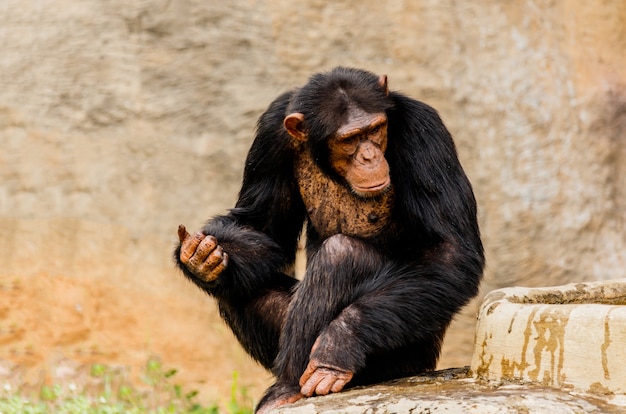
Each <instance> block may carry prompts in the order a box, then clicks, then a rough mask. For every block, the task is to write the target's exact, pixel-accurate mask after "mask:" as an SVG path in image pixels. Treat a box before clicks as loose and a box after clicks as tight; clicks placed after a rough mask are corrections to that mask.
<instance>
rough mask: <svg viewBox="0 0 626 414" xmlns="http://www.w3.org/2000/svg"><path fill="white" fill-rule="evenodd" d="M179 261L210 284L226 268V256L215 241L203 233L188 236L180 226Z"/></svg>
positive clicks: (183, 227)
mask: <svg viewBox="0 0 626 414" xmlns="http://www.w3.org/2000/svg"><path fill="white" fill-rule="evenodd" d="M178 238H179V239H180V261H181V262H182V263H183V264H184V265H185V267H187V270H189V271H190V272H191V273H193V274H194V275H195V276H196V277H197V278H199V279H201V280H203V281H205V282H212V281H214V280H215V279H217V278H218V276H219V275H220V273H222V271H224V269H226V266H228V254H226V253H225V252H224V250H223V249H222V247H221V246H220V245H219V244H217V239H216V238H215V237H213V236H210V235H209V236H207V235H205V234H203V233H200V232H198V233H194V234H193V235H190V234H189V233H188V232H187V229H186V228H185V226H183V225H182V224H181V225H180V226H178Z"/></svg>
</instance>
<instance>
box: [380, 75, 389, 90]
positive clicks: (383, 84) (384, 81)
mask: <svg viewBox="0 0 626 414" xmlns="http://www.w3.org/2000/svg"><path fill="white" fill-rule="evenodd" d="M378 84H379V85H380V87H381V88H383V89H384V90H385V95H389V87H388V86H387V75H380V76H379V77H378Z"/></svg>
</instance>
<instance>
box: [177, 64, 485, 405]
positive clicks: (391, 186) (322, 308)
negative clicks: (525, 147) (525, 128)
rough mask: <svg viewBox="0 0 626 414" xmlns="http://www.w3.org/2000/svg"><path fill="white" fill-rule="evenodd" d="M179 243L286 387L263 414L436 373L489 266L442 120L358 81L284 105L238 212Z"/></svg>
mask: <svg viewBox="0 0 626 414" xmlns="http://www.w3.org/2000/svg"><path fill="white" fill-rule="evenodd" d="M305 222H306V253H307V265H306V272H305V276H304V278H303V280H302V281H301V282H300V281H298V280H296V279H295V278H294V277H292V276H291V273H292V269H293V264H294V260H295V254H296V247H297V242H298V238H299V236H300V233H301V230H302V227H303V223H305ZM178 235H179V239H180V245H179V246H178V247H177V249H176V251H175V253H174V254H175V259H176V260H177V262H178V265H179V266H180V268H181V269H182V271H183V272H184V274H185V275H186V276H187V277H188V278H189V279H190V280H192V281H193V282H194V283H195V284H196V285H198V286H199V287H200V288H201V289H203V290H204V291H206V292H207V293H209V294H210V295H212V296H213V297H214V298H215V299H217V303H218V306H219V310H220V313H221V315H222V317H223V318H224V320H225V321H226V323H227V324H228V325H229V326H230V328H231V329H232V330H233V332H234V334H235V336H236V337H237V339H238V340H239V342H240V343H241V345H242V346H243V347H244V348H245V350H246V351H247V352H248V353H249V354H250V355H251V356H252V357H253V358H254V359H256V360H257V361H258V362H259V363H261V364H262V365H263V366H264V367H265V368H267V369H270V370H271V371H272V373H273V374H274V375H275V376H276V383H275V384H274V385H272V386H271V387H270V388H269V389H268V390H267V391H266V393H265V395H264V396H263V398H262V399H261V401H260V403H259V405H258V406H257V410H258V411H259V412H267V411H269V410H271V409H272V408H275V407H277V406H280V405H282V404H285V403H288V402H293V401H296V400H298V399H300V398H302V397H309V396H312V395H325V394H328V393H331V392H338V391H341V390H342V389H343V388H344V387H346V386H355V385H362V384H371V383H375V382H380V381H384V380H388V379H392V378H398V377H403V376H410V375H415V374H419V373H422V372H425V371H429V370H433V369H434V368H435V365H436V362H437V358H438V356H439V353H440V348H441V342H442V339H443V336H444V333H445V331H446V329H447V327H448V325H449V323H450V321H451V319H452V317H453V316H454V314H455V313H456V312H458V311H459V309H460V308H461V307H462V306H463V305H465V304H466V303H467V302H468V301H469V300H470V299H471V298H472V297H473V296H475V295H476V294H477V291H478V286H479V282H480V279H481V277H482V272H483V266H484V256H483V247H482V243H481V240H480V234H479V229H478V223H477V219H476V202H475V199H474V195H473V192H472V188H471V185H470V183H469V181H468V179H467V177H466V176H465V173H464V172H463V169H462V168H461V165H460V163H459V160H458V158H457V154H456V149H455V145H454V143H453V140H452V137H451V136H450V134H449V132H448V131H447V129H446V128H445V126H444V124H443V123H442V121H441V119H440V118H439V116H438V114H437V112H436V111H435V110H434V109H433V108H431V107H430V106H428V105H426V104H424V103H422V102H419V101H416V100H413V99H411V98H408V97H406V96H404V95H402V94H400V93H398V92H390V91H389V90H388V88H387V77H386V76H380V77H378V76H376V75H374V74H372V73H369V72H366V71H363V70H359V69H352V68H343V67H338V68H335V69H333V70H331V71H330V72H327V73H321V74H316V75H313V76H312V77H311V78H310V79H309V81H308V83H307V84H306V85H304V86H303V87H301V88H299V89H295V90H293V91H291V92H288V93H285V94H283V95H281V96H279V97H278V98H277V99H276V100H275V101H274V102H272V104H271V105H270V106H269V108H268V109H267V111H265V113H264V114H263V115H262V116H261V118H260V119H259V122H258V126H257V133H256V138H255V140H254V142H253V144H252V147H251V148H250V152H249V153H248V157H247V160H246V165H245V169H244V175H243V184H242V188H241V191H240V194H239V200H238V201H237V204H236V205H235V207H234V208H233V209H232V210H230V212H229V213H228V214H226V215H222V216H217V217H215V218H213V219H212V220H210V221H209V222H208V223H207V224H206V226H205V227H204V228H202V229H201V230H200V231H199V232H198V233H195V234H193V235H191V234H189V233H188V232H187V231H186V229H185V227H184V226H182V225H181V226H180V227H179V229H178Z"/></svg>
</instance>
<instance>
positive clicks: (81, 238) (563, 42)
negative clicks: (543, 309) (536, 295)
mask: <svg viewBox="0 0 626 414" xmlns="http://www.w3.org/2000/svg"><path fill="white" fill-rule="evenodd" d="M0 45H1V46H0V50H1V51H2V52H1V53H0V264H1V266H0V295H2V296H1V297H2V300H0V358H2V359H8V360H10V361H12V362H14V363H18V364H20V365H22V366H25V367H30V368H38V367H43V366H46V364H54V360H55V358H69V359H72V360H77V361H81V362H84V363H87V362H90V361H99V362H109V363H115V364H124V365H130V366H138V365H140V364H141V363H143V362H145V361H146V359H147V358H148V356H150V355H153V354H156V355H160V356H161V357H162V358H163V359H164V362H165V364H166V365H169V366H174V367H176V368H179V369H180V371H181V375H182V379H183V380H184V381H185V382H188V383H191V384H192V385H193V386H195V387H197V388H200V389H201V390H202V391H203V397H204V398H219V396H220V395H227V392H228V391H227V390H228V389H229V380H230V377H231V372H232V370H235V369H237V370H240V371H243V373H244V374H243V375H242V377H243V378H242V382H243V383H244V385H250V386H251V392H252V394H253V395H254V396H258V394H260V392H261V391H262V389H263V387H264V386H265V385H267V384H269V381H270V380H269V375H268V374H267V373H265V372H264V371H263V370H261V369H260V368H258V367H256V366H255V365H254V364H253V363H252V362H250V361H249V360H248V358H247V357H246V356H245V355H244V354H243V352H241V350H240V349H239V348H238V346H236V345H235V344H234V341H233V339H232V337H231V335H230V333H229V332H228V331H227V329H226V328H225V327H224V326H223V324H222V323H221V322H220V321H219V319H218V318H217V316H216V312H215V306H214V305H213V304H212V303H211V301H210V300H209V299H207V298H206V296H205V295H203V294H202V293H201V292H200V291H198V290H197V289H196V288H194V287H193V286H191V285H190V284H189V283H188V282H186V281H185V280H183V279H182V277H181V276H180V275H179V274H178V272H176V271H175V270H174V268H173V265H172V261H171V258H170V256H171V250H172V247H173V244H174V240H175V232H176V227H177V225H178V224H179V223H185V224H186V225H187V226H188V227H189V228H196V227H199V226H200V225H201V224H202V223H203V222H204V221H205V220H206V219H207V218H209V217H210V216H212V215H214V214H218V213H223V212H224V211H225V210H226V209H227V208H229V207H231V206H232V204H233V203H234V201H235V199H236V195H237V192H238V189H239V185H240V179H241V172H242V168H243V161H244V157H245V154H246V151H247V148H248V147H249V145H250V143H251V139H252V136H253V131H254V125H255V122H256V119H257V118H258V116H259V115H260V114H261V112H262V111H263V110H264V109H265V107H266V106H267V105H268V104H269V103H270V102H271V100H272V99H273V98H274V97H275V96H277V95H278V94H279V93H281V92H283V91H285V90H287V89H289V88H292V87H294V86H297V85H300V84H302V83H304V82H305V81H306V79H307V77H308V76H309V75H310V74H311V73H314V72H318V71H321V70H325V69H329V68H331V67H333V66H335V65H347V66H356V67H361V68H365V69H368V70H371V71H373V72H377V73H386V74H387V75H388V76H389V80H390V87H391V88H392V89H397V90H401V91H403V92H404V93H406V94H408V95H410V96H413V97H415V98H417V99H420V100H423V101H425V102H427V103H429V104H431V105H432V106H434V107H435V108H437V109H438V110H439V112H440V114H441V116H442V118H443V119H444V121H445V122H446V124H447V125H448V127H449V129H450V130H451V132H452V134H453V136H454V137H455V139H456V141H457V146H458V150H459V154H460V157H461V160H462V162H463V164H464V166H465V168H466V171H467V173H468V175H469V177H470V179H471V180H472V182H473V184H474V188H475V192H476V196H477V199H478V202H479V205H480V223H481V226H482V232H483V235H484V243H485V247H486V253H487V259H488V267H487V271H486V280H485V283H484V291H488V290H491V289H493V288H495V287H503V286H511V285H530V286H540V285H549V284H560V283H566V282H571V281H582V280H604V279H611V278H617V277H624V276H625V275H624V270H623V269H624V268H626V236H625V234H624V220H625V219H626V69H624V68H626V54H625V53H624V51H625V50H626V3H625V2H624V1H622V0H613V1H611V0H598V1H594V2H577V1H574V0H563V1H542V0H535V1H525V2H503V1H497V0H488V1H483V2H480V3H477V2H462V1H461V2H459V1H453V0H446V1H432V0H419V1H403V0H393V1H387V2H381V1H373V0H358V1H357V0H344V1H335V2H326V1H321V0H310V1H302V2H294V1H288V0H265V1H262V0H237V1H231V2H220V1H216V0H213V1H212V0H63V1H57V0H39V1H30V0H27V1H23V0H4V1H2V2H1V3H0ZM475 308H476V305H475V304H473V305H471V306H469V307H468V309H467V310H466V312H465V313H464V314H463V315H460V316H459V317H458V318H457V322H456V323H455V324H454V325H453V326H452V328H451V331H450V334H449V338H448V342H447V345H446V348H445V351H444V358H443V360H442V361H441V364H440V365H441V366H442V367H446V366H455V365H456V366H460V365H467V364H468V363H469V361H470V353H471V348H472V347H471V344H472V340H473V328H474V312H475Z"/></svg>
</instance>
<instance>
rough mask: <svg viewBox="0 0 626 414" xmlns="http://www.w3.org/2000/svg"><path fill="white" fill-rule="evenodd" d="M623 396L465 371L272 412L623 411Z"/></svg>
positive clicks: (313, 400)
mask: <svg viewBox="0 0 626 414" xmlns="http://www.w3.org/2000/svg"><path fill="white" fill-rule="evenodd" d="M625 402H626V401H624V398H623V396H598V395H591V394H573V393H567V392H564V391H561V390H555V389H550V388H545V387H539V386H535V385H530V384H522V383H512V382H511V383H497V382H487V381H480V380H476V379H475V378H472V377H470V376H468V375H467V370H466V369H451V370H444V371H439V372H434V373H431V374H429V375H424V376H418V377H411V378H406V379H401V380H396V381H392V382H389V383H385V384H380V385H375V386H372V387H363V388H355V389H354V390H350V391H346V392H343V393H339V394H332V395H329V396H325V397H317V398H308V399H304V400H300V401H298V402H297V403H295V404H291V405H285V406H283V407H281V408H279V409H277V410H275V411H274V413H276V414H317V413H324V414H340V413H341V414H364V413H367V414H387V413H414V414H415V413H420V414H431V413H438V412H442V413H449V414H491V413H493V414H496V413H497V414H522V413H524V414H541V413H551V414H590V413H598V414H600V413H602V414H609V413H623V412H624V411H623V410H624V406H623V404H624V403H625Z"/></svg>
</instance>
